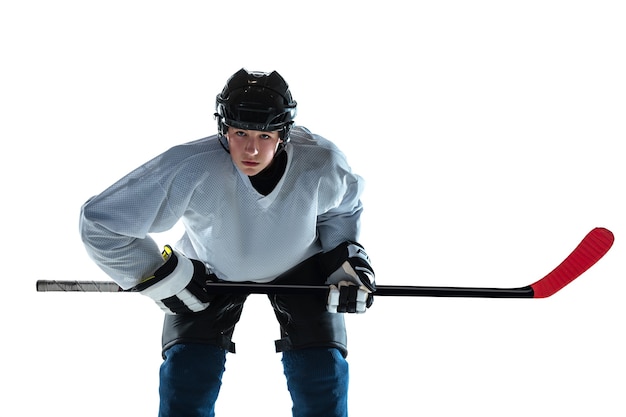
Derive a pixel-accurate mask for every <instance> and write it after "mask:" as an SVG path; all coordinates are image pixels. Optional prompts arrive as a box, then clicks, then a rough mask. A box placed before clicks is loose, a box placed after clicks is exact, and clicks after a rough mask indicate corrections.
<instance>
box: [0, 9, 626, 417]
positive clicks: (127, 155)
mask: <svg viewBox="0 0 626 417" xmlns="http://www.w3.org/2000/svg"><path fill="white" fill-rule="evenodd" d="M624 21H626V13H625V12H624V9H623V6H622V2H620V1H604V0H594V1H585V0H581V1H556V0H542V1H523V2H522V1H508V2H501V1H486V0H479V1H472V2H465V1H452V0H448V1H446V0H444V1H436V2H434V1H433V2H429V1H417V2H406V1H397V0H390V1H384V2H367V1H366V2H338V1H334V2H331V1H316V2H308V3H307V4H304V5H303V4H301V3H299V2H289V1H277V0H268V1H237V2H235V1H224V2H209V1H206V2H202V1H179V2H173V1H171V2H167V1H150V2H148V1H138V0H125V1H117V0H114V1H107V2H81V1H69V0H60V1H55V2H45V1H35V0H32V1H28V0H26V1H21V2H4V3H3V4H2V5H1V6H0V36H1V39H2V41H1V43H0V48H1V50H0V51H1V54H2V65H1V66H0V75H1V78H0V83H1V84H0V115H1V116H0V117H1V120H2V121H1V122H0V134H1V137H2V151H1V153H0V159H1V160H0V163H1V164H0V169H1V170H2V179H3V186H2V195H3V199H2V201H3V203H2V204H1V205H0V210H1V211H2V213H1V214H2V219H3V220H4V225H3V227H2V232H1V234H2V241H3V244H4V255H3V267H2V275H1V279H2V281H3V297H2V302H1V303H0V307H1V308H2V310H3V312H4V314H3V315H2V318H0V320H1V323H2V335H3V336H2V341H1V343H0V352H1V354H2V359H3V362H4V364H3V366H2V372H0V380H2V382H3V387H5V388H4V389H3V392H2V394H1V396H2V405H1V406H0V407H2V408H1V409H2V410H4V411H0V413H2V414H6V410H12V411H11V415H19V416H33V415H63V416H67V417H70V416H84V415H90V416H109V415H133V416H155V415H156V412H157V403H158V394H157V386H158V367H159V365H160V362H161V358H160V329H161V313H160V310H159V309H158V308H157V307H156V306H154V305H153V303H152V302H151V301H150V300H147V299H145V298H143V297H141V296H138V295H131V294H52V293H48V294H44V293H36V292H35V281H36V280H37V279H42V278H48V279H94V280H102V279H106V278H107V277H105V276H104V275H103V274H102V272H100V270H99V269H97V267H95V265H93V264H92V263H91V261H90V260H89V259H88V258H87V256H86V254H85V252H84V249H83V248H82V245H81V243H80V241H79V238H78V233H77V223H78V211H79V207H80V205H81V204H82V203H83V202H84V201H85V200H86V199H87V198H89V197H90V196H92V195H94V194H96V193H98V192H100V191H102V190H103V189H104V188H105V187H106V186H108V185H109V184H111V183H112V182H114V181H115V180H117V179H118V178H119V177H120V176H122V175H124V174H125V173H127V172H128V171H130V170H131V169H133V168H135V167H136V166H138V165H139V164H141V163H143V162H144V161H146V160H148V159H150V158H152V157H153V156H155V155H156V154H158V153H160V152H162V151H164V150H165V149H166V148H168V147H170V146H172V145H175V144H178V143H181V142H187V141H190V140H194V139H197V138H200V137H203V136H208V135H210V134H213V133H214V132H215V122H214V120H213V118H212V113H213V110H214V108H213V106H214V97H215V94H217V93H218V92H219V91H220V90H221V88H222V87H223V85H224V83H225V81H226V79H227V78H228V77H229V76H230V75H231V74H232V73H234V72H235V71H237V70H238V69H239V68H241V67H246V68H248V69H251V70H267V71H269V70H272V69H276V70H278V71H279V72H280V73H281V74H282V75H283V76H285V78H286V79H287V80H288V82H289V83H290V86H291V88H292V92H293V94H294V97H295V98H296V100H298V102H299V115H298V122H299V124H303V125H305V126H307V127H309V128H310V129H311V130H313V131H315V132H316V133H319V134H322V135H324V136H326V137H327V138H329V139H331V140H334V141H335V142H336V143H337V144H338V145H339V146H340V147H341V148H342V149H343V150H344V151H345V153H346V154H347V155H348V158H349V160H350V162H351V164H352V165H353V168H354V169H355V171H357V172H358V173H359V174H361V175H362V176H363V177H365V179H366V181H367V189H366V193H365V195H364V198H363V201H364V204H365V207H366V211H365V213H364V218H363V235H362V243H363V244H364V245H365V246H366V247H367V248H368V252H369V253H370V255H371V257H372V259H373V262H374V266H375V269H376V271H377V277H378V282H379V284H411V285H459V286H493V287H515V286H523V285H527V284H530V283H532V282H534V281H535V280H536V279H538V278H541V277H543V276H544V275H545V274H546V273H548V272H549V271H550V270H551V269H552V268H554V267H555V266H556V265H557V264H558V263H560V262H561V260H562V259H563V258H564V257H565V256H566V255H567V254H568V253H569V252H570V251H571V250H572V249H573V248H574V247H575V245H576V244H577V243H578V242H579V241H580V239H582V237H583V236H584V235H585V234H586V233H587V232H588V231H589V230H591V229H592V228H594V227H596V226H603V227H607V228H609V229H611V230H612V231H613V232H614V233H615V236H616V243H615V245H614V247H613V249H612V250H611V251H610V252H609V254H607V256H606V257H605V258H604V259H602V260H601V261H600V262H599V263H598V264H597V265H596V266H595V267H593V268H592V269H591V270H590V271H589V272H587V273H586V274H584V275H583V276H582V277H580V278H579V279H578V280H577V281H575V282H574V283H572V284H571V285H570V286H568V287H567V288H565V289H564V290H563V291H562V292H560V293H558V294H557V295H555V296H554V297H552V298H549V299H545V300H489V299H471V300H467V299H431V298H419V299H416V298H413V299H409V298H391V297H387V298H383V297H379V298H378V299H377V300H376V302H375V304H374V306H373V307H372V309H371V310H370V311H369V312H368V313H367V314H366V315H360V316H358V317H353V316H350V317H349V318H348V325H349V332H350V333H349V335H350V348H351V351H350V355H349V358H348V359H349V361H350V364H351V369H352V373H351V378H352V380H351V391H350V407H351V415H353V416H373V415H405V416H407V415H410V416H413V415H415V416H451V415H466V414H472V415H473V414H480V415H482V416H502V415H507V416H528V415H533V416H554V415H568V414H571V413H576V415H596V416H603V417H611V416H623V415H624V414H625V413H626V406H625V405H624V402H623V400H622V398H621V397H622V396H623V391H624V389H623V388H624V374H626V362H625V359H624V351H625V348H626V344H625V342H624V337H623V331H624V317H626V314H625V308H624V301H623V300H624V292H625V290H626V285H625V284H624V281H625V278H626V277H625V273H626V263H625V259H624V258H625V256H624V253H625V252H624V244H623V239H624V236H626V221H625V213H626V203H625V200H624V195H623V194H624V179H625V178H626V175H625V174H626V164H625V163H624V155H625V153H624V151H623V150H622V146H621V145H622V142H623V141H624V138H625V135H626V127H625V126H626V124H625V123H624V117H625V114H626V113H625V112H626V102H625V99H624V97H626V82H625V79H626V78H625V77H624V74H626V61H625V55H624V50H625V46H626V45H625V43H626V29H625V26H624V23H623V22H624ZM177 233H178V232H176V233H173V234H171V235H168V234H165V235H164V236H160V237H159V239H160V240H162V243H167V242H171V241H173V239H174V237H173V236H174V235H176V234H177ZM277 337H278V328H277V325H276V324H275V321H274V318H273V313H272V311H271V308H270V306H269V303H268V302H267V301H266V300H265V298H264V297H262V296H252V297H251V298H250V299H249V302H248V305H247V306H246V309H245V310H244V315H243V318H242V321H241V323H240V325H239V327H238V329H237V331H236V333H235V341H236V342H237V345H238V353H237V354H236V355H230V356H229V360H228V363H227V373H226V375H225V379H224V386H223V390H222V395H221V397H220V399H219V402H218V406H217V407H218V415H221V416H227V415H231V416H236V415H246V413H250V412H254V413H255V414H256V415H262V416H273V417H281V416H289V415H290V400H289V396H288V394H287V390H286V384H285V382H284V379H283V375H282V368H281V365H280V356H279V355H277V354H275V353H274V351H273V340H274V339H276V338H277Z"/></svg>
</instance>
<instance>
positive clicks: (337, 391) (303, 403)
mask: <svg viewBox="0 0 626 417" xmlns="http://www.w3.org/2000/svg"><path fill="white" fill-rule="evenodd" d="M164 356H165V361H164V362H163V364H162V365H161V371H160V387H159V394H160V398H161V402H160V409H159V417H192V416H193V417H214V416H215V402H216V401H217V396H218V394H219V390H220V387H221V384H222V375H223V373H224V369H225V368H224V365H225V363H226V350H224V349H222V348H220V347H217V346H213V345H205V344H176V345H174V346H172V347H171V348H169V349H168V350H167V351H165V353H164ZM282 361H283V369H284V372H285V376H286V378H287V387H288V389H289V393H290V394H291V400H292V402H293V408H292V412H293V416H294V417H321V416H323V417H347V415H348V402H347V400H348V363H347V362H346V360H345V359H344V357H343V355H342V354H341V352H340V351H339V350H338V349H336V348H309V349H298V350H290V351H286V352H283V359H282ZM271 411H272V410H267V412H271Z"/></svg>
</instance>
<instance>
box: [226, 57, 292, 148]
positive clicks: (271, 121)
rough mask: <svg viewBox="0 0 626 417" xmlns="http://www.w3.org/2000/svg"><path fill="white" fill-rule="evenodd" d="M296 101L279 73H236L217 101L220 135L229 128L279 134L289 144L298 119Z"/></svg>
mask: <svg viewBox="0 0 626 417" xmlns="http://www.w3.org/2000/svg"><path fill="white" fill-rule="evenodd" d="M296 106H297V103H296V101H295V100H294V99H293V98H292V97H291V92H290V91H289V86H288V85H287V82H286V81H285V80H284V78H283V77H282V76H281V75H280V74H279V73H278V72H276V71H272V72H271V73H265V72H258V71H248V70H246V69H245V68H242V69H240V70H239V71H237V72H236V73H235V74H234V75H233V76H232V77H230V78H229V79H228V81H227V82H226V86H225V87H224V89H223V90H222V92H221V93H220V94H218V95H217V97H216V100H215V111H216V113H215V118H216V119H217V128H218V131H219V133H220V134H222V135H224V134H226V131H227V130H228V127H229V126H231V127H235V128H239V129H246V130H261V131H266V132H273V131H279V133H280V138H281V139H282V140H283V141H284V142H287V141H288V140H289V130H290V129H291V126H292V124H293V119H294V118H295V117H296Z"/></svg>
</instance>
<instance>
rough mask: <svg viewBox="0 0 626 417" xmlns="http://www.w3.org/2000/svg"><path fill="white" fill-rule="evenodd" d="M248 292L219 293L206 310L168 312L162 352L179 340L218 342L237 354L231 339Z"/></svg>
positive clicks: (164, 325) (185, 341) (210, 343)
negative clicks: (173, 313) (170, 313)
mask: <svg viewBox="0 0 626 417" xmlns="http://www.w3.org/2000/svg"><path fill="white" fill-rule="evenodd" d="M247 297H248V296H247V295H240V294H233V295H218V296H216V297H215V299H213V301H211V304H210V305H209V307H208V308H207V309H206V310H203V311H200V312H198V313H189V314H176V315H166V316H165V321H164V323H163V335H162V339H161V340H162V346H163V352H165V351H166V350H167V349H169V348H170V347H172V346H174V345H176V344H178V343H196V344H208V345H215V346H218V347H220V348H222V349H224V350H227V351H229V352H231V353H235V344H234V343H233V342H232V340H231V338H232V336H233V332H234V330H235V325H236V324H237V322H238V321H239V319H240V318H241V312H242V310H243V304H244V302H245V301H246V299H247Z"/></svg>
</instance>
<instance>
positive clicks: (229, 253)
mask: <svg viewBox="0 0 626 417" xmlns="http://www.w3.org/2000/svg"><path fill="white" fill-rule="evenodd" d="M295 114H296V102H295V101H294V100H293V99H292V96H291V92H290V91H289V87H288V85H287V83H286V82H285V80H284V79H283V78H282V77H281V76H280V75H279V74H278V73H277V72H275V71H274V72H271V73H261V72H248V71H247V70H245V69H241V70H239V71H238V72H237V73H235V74H234V75H233V76H232V77H230V79H229V80H228V81H227V83H226V86H225V87H224V89H223V91H222V92H221V93H220V94H218V95H217V99H216V113H215V116H216V118H217V127H218V133H217V135H214V136H211V137H208V138H204V139H200V140H197V141H194V142H190V143H186V144H183V145H180V146H175V147H173V148H171V149H169V150H167V151H166V152H164V153H163V154H161V155H159V156H157V157H156V158H154V159H153V160H151V161H149V162H147V163H146V164H144V165H142V166H140V167H139V168H138V169H136V170H134V171H133V172H131V173H130V174H128V175H126V176H125V177H124V178H122V179H121V180H119V181H118V182H116V183H115V184H113V185H112V186H111V187H110V188H108V189H107V190H105V191H104V192H102V193H101V194H100V195H97V196H95V197H93V198H91V199H90V200H89V201H87V202H86V203H85V204H84V206H83V207H82V210H81V218H80V232H81V237H82V239H83V241H84V243H85V247H86V249H87V252H88V254H89V255H90V256H91V258H92V259H93V260H94V261H95V262H96V263H97V264H98V265H99V266H100V267H101V268H102V269H103V270H104V271H105V272H106V273H107V274H108V275H110V276H111V278H112V279H114V280H115V281H116V282H117V283H118V284H119V285H120V286H121V287H122V288H124V289H129V288H133V289H135V290H137V291H139V292H141V293H142V294H144V295H146V296H148V297H150V298H152V299H154V300H155V301H156V303H157V304H158V305H159V306H160V307H161V308H162V309H163V310H164V311H165V313H166V314H165V322H164V327H163V336H162V342H163V358H164V361H163V364H162V366H161V370H160V387H159V394H160V411H159V415H160V416H162V417H165V416H173V417H182V416H214V414H215V413H214V407H215V402H216V400H217V397H218V392H219V389H220V385H221V378H222V374H223V372H224V369H225V368H224V364H225V361H226V353H227V352H234V343H233V342H232V341H231V337H232V335H233V331H234V328H235V324H236V323H237V321H238V320H239V318H240V315H241V311H242V308H243V304H244V301H245V300H246V297H247V295H240V294H228V295H222V294H211V291H210V290H207V288H206V285H205V284H206V283H207V282H210V281H239V282H243V281H245V282H250V283H251V285H253V284H254V283H267V282H275V283H289V284H303V285H310V284H314V285H319V284H326V285H329V293H328V297H326V296H317V295H297V296H296V295H272V296H269V299H270V302H271V305H272V306H273V308H274V311H275V314H276V318H277V320H278V323H279V324H280V331H281V336H282V338H281V339H280V340H278V341H276V349H277V351H280V352H282V361H283V367H284V373H285V376H286V378H287V386H288V389H289V392H290V395H291V398H292V401H293V409H292V410H293V415H294V416H297V417H305V416H307V417H308V416H316V417H319V416H324V417H333V416H344V417H345V416H346V415H347V391H348V365H347V362H346V360H345V357H346V355H347V346H346V329H345V325H344V318H343V315H342V314H337V313H344V312H348V313H355V312H356V313H361V312H364V311H366V308H367V307H369V306H370V305H371V303H372V293H373V291H374V290H375V286H374V272H373V269H372V267H371V265H370V262H369V259H368V257H367V255H366V253H365V251H364V250H363V248H362V247H361V245H359V244H358V243H357V240H358V237H359V217H360V215H361V211H362V204H361V201H360V195H361V191H362V185H363V182H362V179H361V178H360V177H359V176H357V175H355V174H353V173H352V171H351V169H350V167H349V166H348V163H347V162H346V159H345V156H344V155H343V154H342V153H341V152H340V151H339V150H338V149H337V147H336V146H335V145H334V144H332V143H331V142H329V141H328V140H326V139H324V138H322V137H320V136H318V135H315V134H312V133H311V132H309V131H308V130H307V129H305V128H303V127H298V126H294V117H295ZM179 220H182V224H183V225H184V229H185V232H184V234H183V236H182V238H181V239H180V241H179V242H178V243H177V244H176V245H175V246H174V248H173V249H172V248H170V247H169V246H166V248H165V250H163V251H162V252H161V250H160V249H159V248H158V247H157V246H156V243H155V241H154V240H153V238H151V237H150V233H154V232H162V231H165V230H168V229H170V228H172V227H173V226H174V225H175V224H176V223H177V222H178V221H179Z"/></svg>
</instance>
